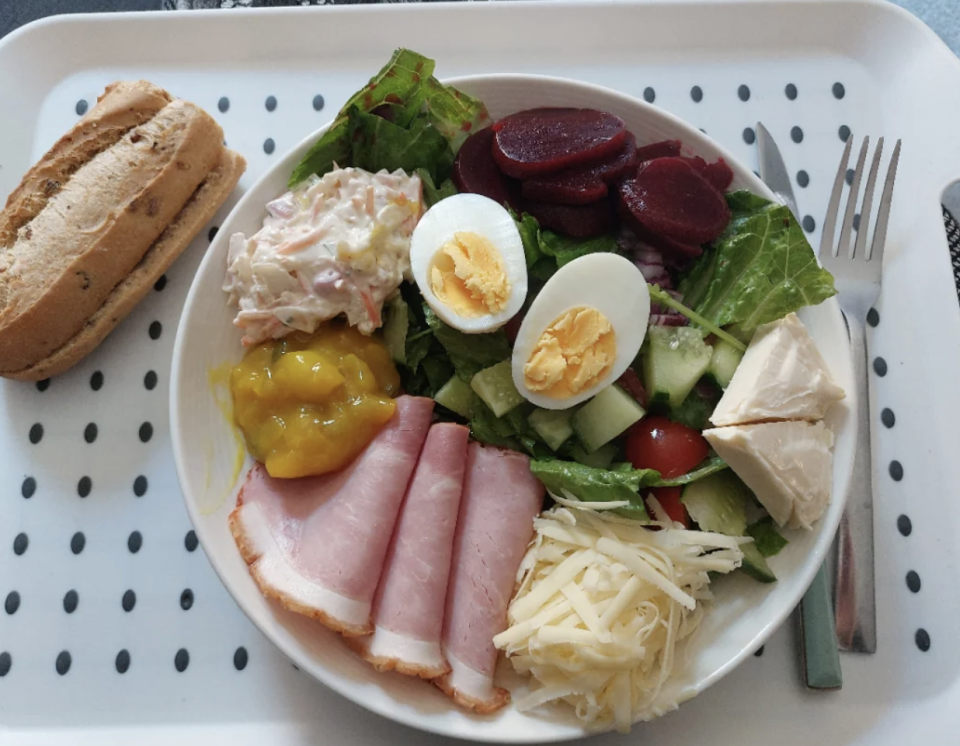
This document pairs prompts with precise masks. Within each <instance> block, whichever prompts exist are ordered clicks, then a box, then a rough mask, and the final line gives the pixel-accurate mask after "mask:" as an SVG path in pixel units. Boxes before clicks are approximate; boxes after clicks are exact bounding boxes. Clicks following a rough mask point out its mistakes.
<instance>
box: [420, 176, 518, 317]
mask: <svg viewBox="0 0 960 746" xmlns="http://www.w3.org/2000/svg"><path fill="white" fill-rule="evenodd" d="M461 232H469V233H476V234H477V235H478V236H482V237H483V238H485V239H487V241H489V242H490V243H491V244H492V245H493V247H494V248H495V249H496V250H497V251H498V252H499V254H500V260H501V262H502V263H503V269H504V272H505V273H506V275H507V280H508V282H509V283H510V297H509V298H508V299H507V303H506V305H505V306H504V308H503V310H502V311H500V312H499V313H491V314H485V315H483V316H478V317H474V318H467V317H465V316H460V315H458V314H457V312H456V311H455V310H454V309H453V308H451V307H450V306H448V305H446V304H445V303H444V302H443V301H441V300H440V299H439V298H437V296H436V295H435V294H434V292H433V290H432V289H431V287H430V266H431V264H432V263H433V257H434V255H435V254H436V253H437V252H438V251H439V250H440V249H441V248H442V247H443V246H444V245H445V244H447V243H449V242H450V241H452V240H453V236H454V234H455V233H461ZM410 268H411V270H412V271H413V277H414V279H415V280H416V282H417V285H418V286H419V287H420V292H421V294H422V295H423V297H424V300H426V301H427V303H428V304H429V306H430V308H432V309H433V312H434V313H436V314H437V316H439V317H440V318H441V319H442V320H443V321H444V322H445V323H446V324H449V325H450V326H452V327H453V328H454V329H459V330H460V331H462V332H465V333H467V334H480V333H483V332H492V331H494V330H496V329H499V328H500V327H501V326H503V325H504V324H506V323H507V322H508V321H509V320H510V319H512V318H513V317H514V316H515V315H516V314H517V312H518V311H519V310H520V309H521V308H522V307H523V302H524V300H525V299H526V297H527V261H526V257H525V255H524V253H523V241H522V240H521V239H520V231H519V230H517V224H516V223H515V222H514V220H513V218H512V217H510V213H509V212H507V210H506V209H505V208H504V207H502V206H501V205H499V204H497V203H496V202H494V201H493V200H492V199H489V198H488V197H482V196H481V195H479V194H456V195H454V196H452V197H447V198H446V199H444V200H441V201H440V202H438V203H437V204H435V205H434V206H433V207H431V208H430V209H429V210H427V212H426V214H425V215H424V216H423V217H422V218H421V219H420V222H419V223H418V224H417V227H416V228H415V229H414V231H413V236H412V237H411V239H410Z"/></svg>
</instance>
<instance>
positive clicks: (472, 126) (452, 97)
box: [423, 76, 490, 153]
mask: <svg viewBox="0 0 960 746" xmlns="http://www.w3.org/2000/svg"><path fill="white" fill-rule="evenodd" d="M423 91H424V104H425V106H426V110H427V116H428V117H429V118H430V123H431V124H432V125H433V126H434V127H436V128H437V129H438V130H439V131H440V132H441V134H443V136H444V137H445V138H446V139H447V142H449V143H450V148H451V149H452V150H453V152H454V153H456V152H457V151H458V150H460V146H461V145H463V141H464V140H466V139H467V138H468V137H469V136H470V133H471V132H477V131H479V130H481V129H483V128H484V127H485V126H486V125H487V123H488V122H489V121H490V115H489V114H488V113H487V107H486V106H484V105H483V102H481V101H479V100H477V99H475V98H473V97H472V96H468V95H467V94H466V93H464V92H463V91H459V90H457V89H456V88H454V87H453V86H446V85H443V84H442V83H441V82H440V81H439V80H437V79H436V78H434V77H432V76H431V77H430V78H427V82H426V84H425V85H424V87H423Z"/></svg>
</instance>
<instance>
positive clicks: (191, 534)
mask: <svg viewBox="0 0 960 746" xmlns="http://www.w3.org/2000/svg"><path fill="white" fill-rule="evenodd" d="M199 543H200V542H199V541H198V540H197V532H196V531H194V530H193V529H192V528H191V529H190V530H189V531H187V535H186V536H184V537H183V546H184V547H185V548H186V550H187V551H188V552H195V551H196V549H197V545H198V544H199Z"/></svg>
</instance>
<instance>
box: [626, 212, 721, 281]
mask: <svg viewBox="0 0 960 746" xmlns="http://www.w3.org/2000/svg"><path fill="white" fill-rule="evenodd" d="M623 205H624V202H623V200H622V199H621V200H620V207H621V209H620V215H621V217H622V218H623V220H624V222H625V223H627V224H628V225H630V226H631V227H632V228H633V230H634V231H635V232H636V234H637V235H638V236H639V237H640V238H642V239H643V240H644V241H646V242H647V243H648V244H650V245H651V246H652V247H653V248H655V249H657V250H658V251H660V252H661V253H662V254H663V258H664V262H665V263H666V264H668V265H670V266H673V265H676V264H677V263H678V262H683V261H685V260H687V259H696V258H697V257H698V256H700V255H701V254H702V253H703V247H702V246H700V245H699V244H691V243H683V242H682V241H674V240H673V239H672V238H666V237H665V236H658V235H657V234H656V233H651V232H650V231H649V230H647V229H646V227H644V226H643V225H641V224H640V223H638V222H637V220H636V218H634V217H633V215H632V214H631V213H630V212H629V210H625V209H624V208H623Z"/></svg>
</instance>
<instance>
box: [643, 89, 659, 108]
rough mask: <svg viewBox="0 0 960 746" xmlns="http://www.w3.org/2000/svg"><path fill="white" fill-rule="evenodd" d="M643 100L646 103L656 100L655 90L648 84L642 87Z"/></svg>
mask: <svg viewBox="0 0 960 746" xmlns="http://www.w3.org/2000/svg"><path fill="white" fill-rule="evenodd" d="M643 100H644V101H646V102H647V103H648V104H652V103H653V102H654V101H656V100H657V92H656V91H655V90H653V88H651V87H650V86H647V87H646V88H644V89H643Z"/></svg>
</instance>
